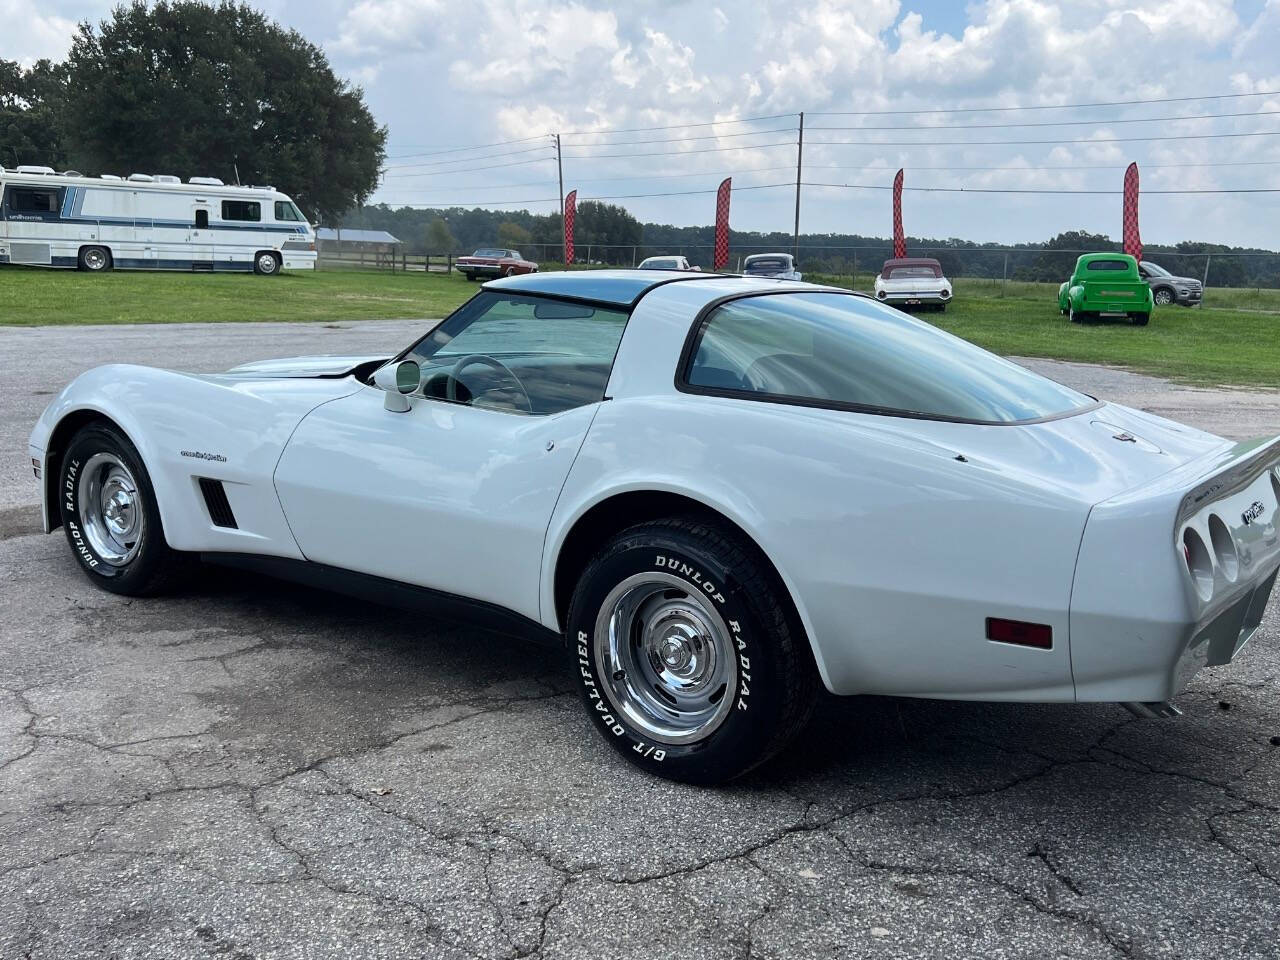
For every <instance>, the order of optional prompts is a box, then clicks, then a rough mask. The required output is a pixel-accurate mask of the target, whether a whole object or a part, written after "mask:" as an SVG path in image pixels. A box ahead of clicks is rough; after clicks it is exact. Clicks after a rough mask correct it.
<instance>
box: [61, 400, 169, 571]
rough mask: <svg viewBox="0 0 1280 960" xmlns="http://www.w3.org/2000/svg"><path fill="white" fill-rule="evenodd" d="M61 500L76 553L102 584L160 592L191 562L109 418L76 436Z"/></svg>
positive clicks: (131, 448) (129, 447) (66, 462)
mask: <svg viewBox="0 0 1280 960" xmlns="http://www.w3.org/2000/svg"><path fill="white" fill-rule="evenodd" d="M58 501H59V510H60V511H61V515H62V527H63V530H64V531H65V532H66V535H67V542H68V543H70V544H71V550H72V553H74V554H75V557H76V560H77V561H79V563H80V567H81V569H83V570H84V572H85V573H86V574H88V576H89V579H90V580H92V581H93V582H94V583H96V584H97V585H98V586H100V587H102V588H103V589H105V590H110V591H111V592H112V593H123V594H127V595H129V596H145V595H149V594H154V593H159V592H161V591H163V590H165V589H166V588H168V587H170V586H172V585H174V584H175V583H177V582H179V581H180V580H181V579H182V577H183V576H184V575H185V574H186V573H187V572H188V571H189V570H190V568H191V566H192V565H193V564H194V560H192V558H191V557H190V556H189V555H187V554H182V553H179V552H177V551H175V550H172V549H170V547H169V545H168V544H167V543H166V542H165V538H164V528H163V526H162V525H161V522H160V510H159V508H158V507H157V505H156V497H155V490H154V489H153V487H152V486H151V477H150V475H149V474H148V473H147V468H146V467H145V466H144V465H143V463H142V458H141V457H140V456H139V455H138V451H137V450H136V449H135V448H134V446H133V444H132V443H130V442H129V440H128V438H127V437H125V436H124V435H123V434H121V433H120V432H119V431H117V430H115V429H114V428H112V427H110V426H108V425H107V424H101V423H99V424H90V425H89V426H86V427H84V428H82V429H81V430H80V432H79V433H77V434H76V435H75V436H74V437H73V438H72V440H71V443H70V445H69V446H68V447H67V452H66V454H65V455H64V456H63V458H62V467H61V473H60V475H59V479H58Z"/></svg>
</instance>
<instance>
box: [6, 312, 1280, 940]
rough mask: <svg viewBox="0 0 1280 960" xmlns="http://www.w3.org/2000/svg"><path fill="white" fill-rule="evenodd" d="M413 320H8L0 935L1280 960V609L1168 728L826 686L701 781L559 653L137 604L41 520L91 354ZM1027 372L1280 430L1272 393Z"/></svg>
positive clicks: (1061, 711) (309, 601)
mask: <svg viewBox="0 0 1280 960" xmlns="http://www.w3.org/2000/svg"><path fill="white" fill-rule="evenodd" d="M414 327H415V325H414V324H407V323H385V324H383V323H379V324H372V323H369V324H361V325H358V326H353V327H351V328H349V329H330V328H327V327H307V326H301V325H282V326H271V325H236V326H234V327H217V328H210V327H207V326H201V325H189V326H177V327H174V326H164V327H156V328H145V327H135V328H121V327H110V328H85V327H78V328H46V329H28V330H0V365H2V366H3V369H4V370H5V371H6V378H5V382H4V383H2V384H0V411H2V414H0V430H2V431H3V435H2V436H0V441H2V442H3V445H4V448H5V449H7V450H9V451H10V453H11V458H12V457H17V458H18V459H19V462H18V465H17V467H14V466H13V464H12V460H11V459H10V458H6V460H5V464H4V467H3V473H2V474H0V478H2V479H3V481H4V482H3V483H2V484H0V489H2V490H3V491H4V494H3V496H4V499H3V500H0V524H3V526H0V651H2V652H3V656H2V657H0V957H5V958H8V957H15V958H18V957H32V958H59V960H61V958H68V957H107V956H114V957H122V958H124V957H167V958H171V957H201V956H209V957H222V958H241V960H243V958H251V957H253V958H266V957H299V958H301V957H306V958H319V957H335V958H338V957H341V958H349V957H362V958H363V957H433V958H435V957H443V958H451V957H460V958H463V957H466V958H477V957H483V958H488V957H504V958H516V957H523V956H531V955H534V956H545V957H582V958H598V957H655V958H657V957H680V958H697V957H726V958H749V957H753V956H754V957H796V958H813V957H842V958H843V957H862V956H867V957H891V956H906V955H911V956H928V957H934V956H936V957H939V958H955V957H962V956H982V957H1027V958H1031V957H1036V958H1040V957H1047V956H1055V957H1106V956H1111V955H1120V956H1132V957H1188V958H1207V957H1231V958H1244V957H1259V958H1263V957H1266V958H1274V957H1276V955H1277V947H1276V943H1277V935H1278V923H1277V919H1276V918H1277V916H1280V746H1276V745H1274V744H1273V743H1272V742H1271V741H1272V739H1273V738H1280V681H1278V678H1280V623H1278V622H1277V606H1276V604H1275V603H1273V604H1272V606H1271V608H1270V610H1269V611H1268V614H1267V617H1266V619H1265V620H1264V623H1263V625H1262V628H1261V630H1260V631H1259V634H1258V635H1257V636H1256V637H1255V639H1254V641H1253V642H1252V643H1251V645H1250V646H1249V647H1248V648H1247V649H1246V651H1245V653H1244V654H1242V656H1241V658H1240V659H1239V660H1238V661H1237V663H1235V664H1233V665H1232V666H1229V667H1225V668H1218V669H1214V670H1210V671H1206V672H1205V673H1202V674H1201V675H1200V676H1199V677H1198V678H1197V679H1196V680H1195V681H1194V682H1193V684H1192V687H1191V689H1190V691H1188V693H1187V694H1185V695H1184V696H1183V697H1182V698H1180V700H1179V705H1180V706H1181V707H1182V708H1183V709H1184V710H1185V712H1186V715H1185V716H1184V717H1182V718H1181V719H1178V720H1174V721H1159V720H1136V719H1134V718H1132V717H1130V716H1129V715H1128V714H1126V713H1124V712H1123V711H1122V710H1120V709H1119V708H1117V707H1112V706H1105V705H1091V706H1065V705H1064V706H1016V705H989V704H964V703H941V702H928V701H909V700H894V699H885V698H858V699H851V700H834V699H829V700H826V701H824V702H823V703H822V704H821V706H820V708H819V711H818V717H817V719H816V721H815V723H814V725H813V726H812V728H811V729H810V730H809V731H808V732H807V733H806V735H805V736H804V738H803V739H802V740H801V742H800V743H799V744H798V745H797V747H796V748H795V749H794V750H792V751H790V752H789V754H788V755H787V756H786V757H784V758H783V759H782V760H781V761H778V762H775V763H774V764H772V765H771V766H769V767H768V768H766V769H764V770H762V771H760V772H758V773H757V774H755V775H753V776H752V777H751V778H750V779H748V780H746V781H743V782H739V783H737V784H735V785H733V786H732V787H730V788H726V789H720V790H699V789H694V788H689V787H682V786H677V785H673V784H669V783H665V782H663V781H659V780H655V779H651V778H648V777H646V776H644V775H642V774H640V773H638V772H636V771H634V770H632V769H631V768H629V767H627V766H624V765H623V764H622V763H621V762H620V761H619V760H617V759H616V757H615V755H614V754H613V753H612V751H611V750H610V749H609V748H608V747H607V745H605V744H604V743H602V742H601V741H600V740H599V739H598V738H597V737H596V735H595V734H594V733H593V732H592V731H591V729H590V728H589V727H588V725H587V721H586V720H585V718H584V717H582V716H581V715H580V709H581V708H580V706H579V704H578V702H577V700H576V694H574V693H572V692H571V688H570V686H569V680H568V677H567V673H566V669H565V664H564V663H563V662H562V658H561V657H560V656H559V655H558V653H557V651H554V650H548V649H546V648H543V647H537V646H533V645H526V644H521V643H519V642H517V641H512V640H508V639H504V638H502V637H498V636H494V635H490V634H487V633H484V632H483V631H480V630H477V629H474V628H471V627H464V626H456V625H451V624H443V623H431V622H424V621H423V620H422V619H421V618H420V617H419V618H415V617H412V616H408V615H403V614H399V613H395V612H388V611H386V610H383V609H380V608H376V607H372V606H367V605H364V604H360V603H356V602H353V601H349V600H345V599H340V598H335V597H332V596H329V595H326V594H320V593H316V592H312V591H308V590H305V589H302V588H297V587H292V586H288V585H284V584H277V583H273V582H269V581H262V580H258V579H254V578H250V577H245V576H242V575H237V574H232V573H214V574H211V575H210V576H209V577H208V578H207V579H206V580H204V581H202V583H201V584H200V586H199V588H198V589H196V590H194V591H192V592H189V593H187V594H185V595H182V596H179V597H173V598H166V599H157V600H145V601H144V600H128V599H125V598H120V597H116V596H113V595H110V594H106V593H103V592H100V591H97V590H95V589H93V588H92V587H91V586H90V585H89V584H88V582H87V581H86V580H85V578H84V577H83V576H82V575H81V574H80V572H79V571H78V569H77V568H76V566H75V564H74V561H73V560H72V558H71V556H70V553H69V552H68V550H67V547H66V544H65V542H64V540H63V539H62V538H61V537H60V536H55V537H43V536H40V535H35V534H32V533H31V532H30V530H31V524H32V523H33V517H34V515H35V514H34V510H33V507H32V505H33V504H34V503H35V501H36V497H37V492H36V487H35V484H34V481H33V480H32V478H31V476H30V473H29V470H27V469H26V467H25V465H24V464H23V463H22V462H21V457H22V455H23V454H24V452H25V446H24V444H25V438H26V433H27V431H28V430H29V428H30V424H31V422H32V421H33V420H34V419H35V417H36V416H37V415H38V413H39V409H40V408H41V407H42V406H43V405H44V403H46V402H47V393H46V391H54V390H56V389H58V388H60V387H61V385H62V384H63V383H64V382H65V381H66V380H68V379H69V378H70V377H71V376H73V375H74V374H75V373H77V372H78V371H79V370H81V369H83V368H85V367H88V366H91V365H94V364H96V363H99V362H103V361H106V360H122V359H133V360H140V361H142V362H147V363H156V364H161V365H170V366H178V367H186V368H189V369H197V370H214V369H219V368H225V367H226V366H228V365H230V364H232V363H234V362H238V361H241V360H246V359H251V358H255V357H262V356H272V355H289V354H299V353H337V352H365V351H370V352H377V350H378V348H379V347H384V348H389V347H391V346H394V345H397V344H400V343H403V342H405V340H406V338H407V337H408V336H410V335H411V334H410V331H412V330H413V329H414ZM81 357H83V358H86V359H83V360H81V359H78V358H81ZM90 357H91V358H92V359H88V358H90ZM1031 365H1032V366H1034V367H1036V368H1037V369H1041V370H1045V371H1046V372H1048V373H1049V374H1050V375H1052V376H1055V377H1057V378H1058V379H1061V380H1064V381H1066V382H1069V383H1071V384H1073V385H1075V386H1079V387H1081V388H1083V389H1087V390H1089V391H1090V392H1092V393H1096V394H1099V395H1102V396H1105V397H1108V398H1114V399H1119V400H1122V401H1123V402H1126V403H1130V404H1133V405H1135V406H1141V407H1144V408H1146V409H1150V410H1154V411H1156V412H1159V413H1163V414H1168V415H1170V416H1174V417H1177V418H1178V419H1182V420H1185V421H1187V422H1190V423H1193V424H1195V425H1197V426H1202V427H1206V428H1208V429H1212V430H1215V431H1216V432H1219V433H1223V434H1227V435H1230V436H1247V435H1251V434H1257V433H1265V432H1280V395H1276V394H1266V393H1246V392H1242V391H1214V390H1202V389H1190V388H1183V387H1176V386H1172V385H1170V384H1168V383H1166V382H1164V381H1160V380H1156V379H1153V378H1149V377H1141V376H1136V375H1133V374H1127V373H1123V372H1117V371H1109V370H1103V369H1100V368H1095V367H1087V366H1081V365H1076V364H1053V363H1045V362H1031ZM1278 742H1280V741H1278Z"/></svg>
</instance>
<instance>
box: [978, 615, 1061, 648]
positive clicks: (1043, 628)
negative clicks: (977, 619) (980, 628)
mask: <svg viewBox="0 0 1280 960" xmlns="http://www.w3.org/2000/svg"><path fill="white" fill-rule="evenodd" d="M987 639H988V640H994V641H995V642H996V643H1012V644H1014V645H1015V646H1018V647H1035V648H1036V649H1037V650H1051V649H1053V627H1051V626H1049V625H1048V624H1047V623H1025V622H1023V621H1022V620H1001V619H1000V618H999V617H987Z"/></svg>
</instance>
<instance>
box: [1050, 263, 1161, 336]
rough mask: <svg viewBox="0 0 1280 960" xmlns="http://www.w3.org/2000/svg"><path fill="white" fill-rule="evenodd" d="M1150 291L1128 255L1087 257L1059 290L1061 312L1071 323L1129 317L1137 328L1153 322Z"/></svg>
mask: <svg viewBox="0 0 1280 960" xmlns="http://www.w3.org/2000/svg"><path fill="white" fill-rule="evenodd" d="M1153 306H1154V302H1153V301H1152V299H1151V287H1149V286H1148V285H1147V281H1145V280H1143V279H1142V276H1141V275H1140V274H1139V273H1138V261H1136V260H1135V259H1133V257H1131V256H1129V255H1128V254H1127V253H1086V254H1085V255H1084V256H1082V257H1080V259H1078V260H1077V261H1076V269H1075V272H1074V273H1072V274H1071V279H1070V280H1068V281H1067V282H1066V283H1064V284H1063V285H1062V286H1060V287H1059V288H1058V309H1059V310H1061V311H1062V312H1063V313H1064V314H1066V315H1067V316H1069V317H1070V318H1071V322H1072V323H1080V322H1082V321H1084V320H1096V319H1098V318H1099V317H1127V318H1128V319H1129V320H1130V321H1131V322H1133V323H1135V324H1137V325H1138V326H1145V325H1146V323H1147V321H1148V320H1150V319H1151V309H1152V307H1153Z"/></svg>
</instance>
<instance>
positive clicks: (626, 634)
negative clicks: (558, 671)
mask: <svg viewBox="0 0 1280 960" xmlns="http://www.w3.org/2000/svg"><path fill="white" fill-rule="evenodd" d="M594 644H595V655H596V662H597V663H598V664H599V667H600V676H601V677H602V678H603V679H604V681H605V694H606V696H607V697H608V698H609V701H610V703H611V704H612V705H613V707H614V709H615V710H617V711H618V712H619V713H621V714H622V715H623V716H625V717H626V718H627V720H629V721H630V722H631V724H632V725H633V726H634V727H635V728H637V729H638V730H640V731H643V733H644V734H646V735H647V736H648V737H649V738H650V739H652V740H655V741H658V742H660V743H669V744H681V743H692V742H694V741H697V740H701V739H703V738H705V737H707V736H708V735H710V734H711V733H712V732H714V731H715V730H716V728H718V727H719V726H720V724H721V723H723V722H724V719H725V717H726V716H727V715H728V713H729V711H730V710H731V709H732V708H733V699H734V687H735V685H736V684H737V682H738V660H737V655H736V652H735V650H734V647H733V642H732V640H731V637H730V633H729V628H728V625H727V624H726V623H725V621H724V619H723V617H721V616H720V614H719V613H718V612H717V611H716V610H715V609H714V608H713V607H712V606H711V601H710V600H708V599H706V598H705V597H703V596H701V595H700V594H699V593H698V592H697V590H696V588H693V587H691V585H690V584H689V583H688V582H687V581H685V580H680V579H678V578H676V577H673V576H671V575H669V574H665V573H658V572H656V571H655V572H646V573H640V574H636V575H635V576H632V577H628V578H627V579H626V580H624V581H622V583H620V584H618V586H616V587H615V588H614V589H613V590H612V591H611V592H610V593H609V595H608V597H606V598H605V601H604V603H603V604H602V605H601V607H600V614H599V616H598V617H597V619H596V626H595V640H594Z"/></svg>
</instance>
